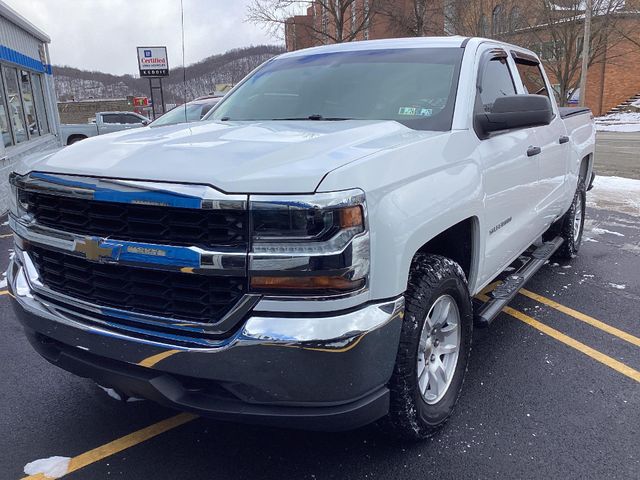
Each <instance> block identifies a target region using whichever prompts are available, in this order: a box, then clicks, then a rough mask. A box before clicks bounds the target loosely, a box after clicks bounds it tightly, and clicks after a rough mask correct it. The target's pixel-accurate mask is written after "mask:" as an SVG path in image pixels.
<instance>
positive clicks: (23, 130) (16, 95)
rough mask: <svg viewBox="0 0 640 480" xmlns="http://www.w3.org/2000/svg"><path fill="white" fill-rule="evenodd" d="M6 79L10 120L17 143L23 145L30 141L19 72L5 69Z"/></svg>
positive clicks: (13, 69)
mask: <svg viewBox="0 0 640 480" xmlns="http://www.w3.org/2000/svg"><path fill="white" fill-rule="evenodd" d="M2 70H3V71H4V78H5V81H6V87H7V100H8V104H9V119H10V122H11V125H12V127H13V132H14V134H15V137H16V143H22V142H25V141H27V140H28V139H29V137H28V135H27V127H26V123H25V120H24V109H23V108H22V98H21V96H20V88H19V86H18V71H17V70H16V69H15V68H10V67H3V68H2Z"/></svg>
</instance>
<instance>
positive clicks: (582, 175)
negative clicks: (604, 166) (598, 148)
mask: <svg viewBox="0 0 640 480" xmlns="http://www.w3.org/2000/svg"><path fill="white" fill-rule="evenodd" d="M590 166H591V155H587V156H586V157H584V158H583V159H582V160H581V161H580V171H579V172H578V181H580V180H584V181H587V175H588V174H589V171H590V168H589V167H590Z"/></svg>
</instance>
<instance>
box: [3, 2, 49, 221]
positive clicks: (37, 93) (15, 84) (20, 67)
mask: <svg viewBox="0 0 640 480" xmlns="http://www.w3.org/2000/svg"><path fill="white" fill-rule="evenodd" d="M50 41H51V39H50V38H49V37H48V36H47V34H45V33H44V32H43V31H42V30H40V29H39V28H37V27H36V26H35V25H33V24H32V23H30V22H29V21H28V20H27V19H26V18H24V17H22V16H21V15H20V14H19V13H18V12H16V11H15V10H13V9H11V8H10V7H8V6H7V5H6V4H5V3H4V2H2V1H0V128H1V129H2V139H3V142H0V214H1V213H3V212H6V210H7V198H8V197H7V195H8V182H7V178H8V175H9V173H10V172H11V171H12V169H13V167H14V165H15V164H16V162H17V161H19V160H20V159H21V158H24V157H25V156H27V155H30V154H32V153H36V152H40V151H44V150H49V149H52V148H55V147H57V146H59V145H60V142H59V136H58V130H59V125H60V121H59V118H58V110H57V107H56V95H55V90H54V85H53V78H52V75H51V62H50V60H49V42H50Z"/></svg>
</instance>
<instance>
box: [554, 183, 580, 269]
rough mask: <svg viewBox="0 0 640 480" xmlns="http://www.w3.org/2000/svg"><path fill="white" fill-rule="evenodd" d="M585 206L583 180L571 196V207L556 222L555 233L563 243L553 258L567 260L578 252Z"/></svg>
mask: <svg viewBox="0 0 640 480" xmlns="http://www.w3.org/2000/svg"><path fill="white" fill-rule="evenodd" d="M586 205H587V191H586V189H585V184H584V180H583V179H581V180H580V182H579V183H578V188H577V189H576V193H575V194H574V196H573V202H572V203H571V207H570V208H569V210H568V211H567V213H565V214H564V216H563V217H562V218H561V219H560V220H559V221H558V227H557V228H558V229H557V233H558V234H559V235H560V236H561V237H562V239H563V240H564V242H563V243H562V245H561V246H560V248H559V249H558V250H557V251H556V253H555V257H557V258H561V259H565V260H569V259H571V258H574V257H575V256H576V255H577V254H578V251H579V250H580V244H581V243H582V234H583V231H584V218H585V211H586Z"/></svg>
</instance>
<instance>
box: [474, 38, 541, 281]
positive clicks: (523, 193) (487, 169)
mask: <svg viewBox="0 0 640 480" xmlns="http://www.w3.org/2000/svg"><path fill="white" fill-rule="evenodd" d="M513 73H514V72H512V71H511V67H510V65H509V61H508V57H507V53H506V51H504V50H502V49H492V50H489V51H486V52H485V53H484V54H483V56H482V58H481V61H480V65H479V70H478V81H477V94H476V101H475V107H474V111H475V113H476V114H478V113H482V112H487V111H491V109H492V107H493V103H494V101H495V100H496V98H498V97H500V96H509V95H516V94H517V90H516V83H515V81H514V74H513ZM536 144H537V139H536V132H535V129H534V128H520V129H513V130H504V131H500V132H494V133H492V134H491V135H490V136H489V137H488V138H485V139H481V140H480V143H479V146H478V150H479V154H480V158H481V162H482V167H483V168H482V169H483V173H484V175H483V183H484V185H483V186H484V192H485V196H484V203H485V204H484V221H483V225H484V226H483V229H486V231H484V232H482V233H483V236H484V238H485V239H486V241H485V249H484V251H485V258H484V268H483V271H484V272H489V274H491V275H494V274H495V272H498V271H501V270H502V269H503V268H504V267H506V266H507V265H508V264H509V263H510V262H511V261H512V260H513V259H514V258H516V257H517V256H518V255H519V254H520V253H521V252H522V251H524V250H525V249H526V248H527V247H528V246H529V245H530V244H531V243H532V242H533V239H534V237H535V235H536V233H537V232H536V231H535V230H536V226H535V217H536V209H535V206H536V204H537V203H538V201H539V191H538V155H533V156H528V155H527V150H528V147H529V146H535V145H536ZM482 280H487V278H483V279H482Z"/></svg>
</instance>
